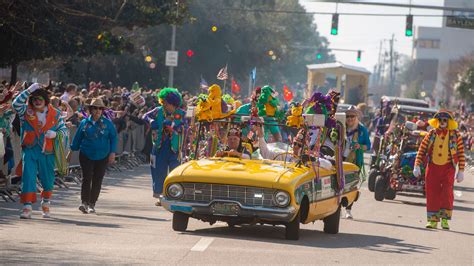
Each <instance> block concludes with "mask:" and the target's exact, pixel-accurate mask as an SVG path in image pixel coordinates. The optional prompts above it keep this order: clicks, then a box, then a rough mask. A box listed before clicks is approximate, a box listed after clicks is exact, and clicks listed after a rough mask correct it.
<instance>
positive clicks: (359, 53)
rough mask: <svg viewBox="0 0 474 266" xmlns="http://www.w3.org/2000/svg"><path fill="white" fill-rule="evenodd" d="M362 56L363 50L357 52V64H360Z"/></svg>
mask: <svg viewBox="0 0 474 266" xmlns="http://www.w3.org/2000/svg"><path fill="white" fill-rule="evenodd" d="M361 56H362V51H361V50H358V51H357V62H360V58H361Z"/></svg>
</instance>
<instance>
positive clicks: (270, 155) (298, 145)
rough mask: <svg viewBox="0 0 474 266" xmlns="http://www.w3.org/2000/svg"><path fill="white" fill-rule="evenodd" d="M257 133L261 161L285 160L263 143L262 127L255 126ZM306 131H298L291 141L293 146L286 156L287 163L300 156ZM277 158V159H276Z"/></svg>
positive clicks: (279, 153) (296, 159) (294, 160)
mask: <svg viewBox="0 0 474 266" xmlns="http://www.w3.org/2000/svg"><path fill="white" fill-rule="evenodd" d="M255 127H256V131H257V137H258V148H259V149H260V155H262V157H263V159H267V160H281V161H283V160H285V156H283V155H281V154H282V153H281V152H275V151H272V150H270V149H268V144H267V142H266V141H265V134H264V132H263V127H262V126H260V125H257V126H255ZM305 135H306V131H305V129H303V128H302V129H300V130H299V131H298V134H296V136H295V138H294V139H293V145H292V147H291V153H289V154H288V156H286V161H288V162H296V161H298V158H299V157H300V156H301V153H302V148H303V143H304V141H305ZM276 157H278V158H276Z"/></svg>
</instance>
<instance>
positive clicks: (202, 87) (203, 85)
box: [199, 77, 209, 90]
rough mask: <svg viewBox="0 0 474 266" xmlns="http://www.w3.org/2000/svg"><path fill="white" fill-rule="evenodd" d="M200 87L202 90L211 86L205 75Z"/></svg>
mask: <svg viewBox="0 0 474 266" xmlns="http://www.w3.org/2000/svg"><path fill="white" fill-rule="evenodd" d="M199 88H201V90H207V88H209V85H208V84H207V82H206V80H205V79H204V78H203V77H201V82H200V83H199Z"/></svg>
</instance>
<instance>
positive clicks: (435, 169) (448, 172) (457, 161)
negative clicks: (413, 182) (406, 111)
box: [413, 110, 465, 230]
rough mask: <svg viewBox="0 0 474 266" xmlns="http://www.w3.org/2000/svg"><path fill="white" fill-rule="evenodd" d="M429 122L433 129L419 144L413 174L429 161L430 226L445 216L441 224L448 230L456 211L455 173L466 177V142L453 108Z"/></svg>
mask: <svg viewBox="0 0 474 266" xmlns="http://www.w3.org/2000/svg"><path fill="white" fill-rule="evenodd" d="M428 123H429V124H430V126H431V127H433V129H431V130H430V131H429V133H428V134H427V135H426V136H425V137H424V138H423V141H422V142H421V145H420V147H419V148H418V153H417V155H416V160H415V166H414V168H413V175H414V176H415V177H420V176H421V175H422V169H421V167H422V166H423V165H426V171H425V192H426V210H427V219H428V223H427V224H426V228H431V229H435V228H437V227H438V222H439V221H440V219H441V227H442V228H443V229H447V230H448V229H449V224H448V220H451V217H452V213H453V201H454V196H453V186H454V177H456V180H457V182H458V183H460V182H462V181H463V179H464V166H465V158H464V146H463V141H462V137H461V134H460V133H459V131H458V130H457V127H458V125H457V123H456V121H454V117H453V115H452V114H451V113H450V112H448V111H446V110H440V111H439V112H437V113H436V114H435V115H434V118H433V119H430V120H429V121H428ZM424 163H425V164H424ZM456 166H458V172H457V174H456Z"/></svg>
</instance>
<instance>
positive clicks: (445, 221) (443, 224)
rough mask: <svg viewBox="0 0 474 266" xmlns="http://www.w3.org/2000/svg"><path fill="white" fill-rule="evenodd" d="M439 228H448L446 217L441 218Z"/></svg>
mask: <svg viewBox="0 0 474 266" xmlns="http://www.w3.org/2000/svg"><path fill="white" fill-rule="evenodd" d="M441 228H443V229H445V230H449V224H448V219H446V218H443V219H441Z"/></svg>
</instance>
